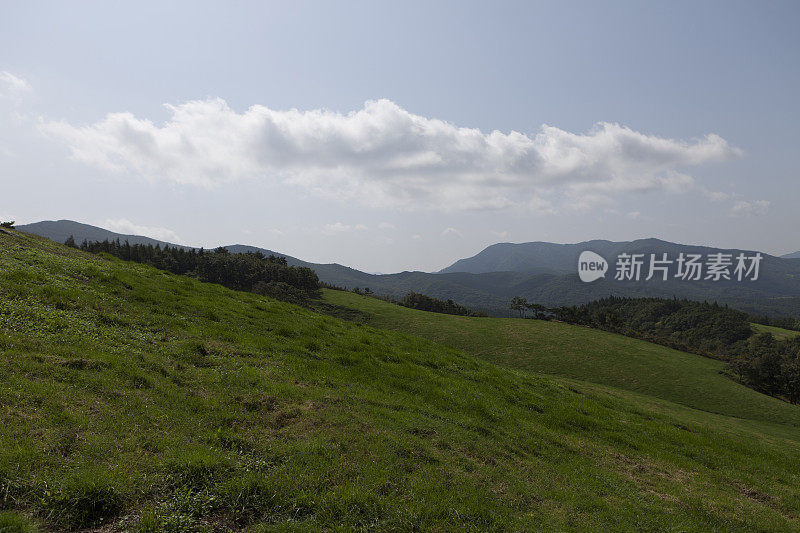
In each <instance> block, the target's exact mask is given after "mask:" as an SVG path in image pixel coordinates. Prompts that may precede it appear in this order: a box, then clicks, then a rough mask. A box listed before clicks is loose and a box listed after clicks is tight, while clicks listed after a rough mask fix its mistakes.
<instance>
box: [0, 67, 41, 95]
mask: <svg viewBox="0 0 800 533" xmlns="http://www.w3.org/2000/svg"><path fill="white" fill-rule="evenodd" d="M32 90H33V88H32V87H31V85H30V83H28V82H27V81H25V80H24V79H22V78H20V77H19V76H15V75H14V74H11V73H10V72H6V71H5V70H4V71H2V72H0V98H11V99H18V98H21V97H22V96H23V95H24V94H25V93H29V92H31V91H32Z"/></svg>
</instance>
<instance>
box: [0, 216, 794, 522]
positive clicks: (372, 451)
mask: <svg viewBox="0 0 800 533" xmlns="http://www.w3.org/2000/svg"><path fill="white" fill-rule="evenodd" d="M342 294H343V295H344V293H342ZM337 295H338V294H337ZM332 296H336V295H332V294H331V293H328V294H327V295H326V297H328V298H329V300H330V303H329V304H328V306H329V307H328V309H327V310H328V311H335V310H337V309H338V310H340V311H341V310H342V309H343V308H342V307H340V305H341V304H343V303H348V302H338V301H333V300H335V298H333V297H332ZM359 298H361V297H359ZM364 302H366V303H369V304H370V305H372V302H371V301H367V300H364ZM375 302H377V300H375ZM351 303H352V302H351ZM365 305H366V304H365ZM345 307H346V306H345ZM365 309H366V307H365ZM370 312H371V311H370V309H366V310H365V311H363V312H359V313H354V314H351V315H349V316H350V318H357V319H358V318H359V317H367V316H368V315H369V314H370ZM342 314H345V315H346V314H347V313H344V312H343V313H342ZM375 316H376V317H378V316H379V315H378V314H375ZM416 316H417V315H413V317H416ZM443 316H444V315H434V316H433V317H432V318H431V319H430V320H439V319H440V318H441V317H443ZM411 318H412V315H408V317H407V319H409V320H411ZM365 320H367V322H369V323H367V324H364V323H362V322H363V321H358V320H349V321H348V320H342V319H339V318H336V317H332V316H328V315H324V314H319V313H315V312H313V311H310V310H307V309H303V308H300V307H297V306H293V305H290V304H286V303H281V302H278V301H276V300H272V299H270V298H267V297H263V296H258V295H255V294H251V293H246V292H235V291H231V290H228V289H225V288H223V287H221V286H218V285H213V284H207V283H201V282H199V281H196V280H194V279H190V278H187V277H182V276H177V275H172V274H168V273H165V272H162V271H159V270H156V269H154V268H151V267H147V266H144V265H139V264H132V263H127V262H123V261H121V260H118V259H115V258H112V257H110V256H102V255H100V256H97V255H90V254H87V253H83V252H80V251H78V250H75V249H71V248H67V247H64V246H62V245H59V244H56V243H53V242H50V241H47V240H45V239H41V238H37V237H32V236H29V235H26V234H22V233H18V232H13V231H9V232H7V233H0V420H2V424H0V529H3V528H5V529H4V531H35V530H95V531H118V530H121V531H141V532H148V531H220V530H246V531H308V530H319V531H352V530H357V531H453V530H459V531H531V530H565V529H572V530H619V531H624V530H629V531H643V530H651V531H655V530H658V531H668V530H674V531H711V530H731V531H733V530H743V529H747V530H761V531H797V530H798V529H800V442H799V441H800V438H798V437H797V433H798V431H797V429H796V422H797V418H796V416H793V413H794V412H793V411H791V410H787V411H779V410H777V408H776V414H775V415H774V416H773V417H772V418H771V419H769V420H767V418H764V417H762V418H753V419H751V420H754V421H755V422H751V421H748V420H741V419H738V418H736V417H735V416H731V413H726V414H722V412H723V410H722V409H721V408H720V409H717V412H711V411H712V410H710V409H708V410H698V409H693V408H690V407H688V406H687V405H688V404H687V403H686V402H677V401H675V400H672V401H668V400H669V398H660V397H658V396H657V395H656V394H649V395H646V394H645V392H647V391H646V390H645V389H644V388H641V389H640V390H636V387H635V386H633V387H630V389H631V390H624V387H617V388H615V387H610V386H608V385H613V383H607V384H596V383H588V382H582V381H577V380H575V379H570V378H565V377H554V376H545V375H541V374H538V373H536V372H531V370H535V369H534V368H533V367H532V368H523V365H521V364H520V365H512V364H508V362H503V361H501V360H500V355H501V353H500V352H497V353H496V354H495V355H492V354H491V353H489V352H491V350H489V349H488V347H489V346H490V345H491V342H490V341H489V340H487V341H485V342H486V344H485V346H486V348H485V349H482V350H480V351H486V353H482V354H480V355H481V356H480V357H476V354H475V351H476V350H475V349H471V347H470V346H469V343H470V342H473V343H474V342H475V340H474V337H473V339H472V341H469V340H468V339H464V340H463V341H462V340H458V341H455V340H452V341H448V340H447V339H446V338H442V339H436V340H439V341H441V342H438V343H437V342H434V340H432V339H430V338H424V337H430V336H431V335H429V332H428V331H427V330H426V328H427V327H429V326H427V325H426V324H427V322H426V320H427V319H426V320H423V319H422V317H421V316H420V317H418V318H414V320H416V322H415V323H409V325H408V328H407V329H408V330H409V331H411V332H413V333H414V335H412V334H410V333H409V332H402V331H390V330H388V329H386V328H385V327H372V325H371V323H372V322H373V320H374V322H375V325H378V326H386V324H382V323H381V319H379V318H375V319H372V318H365ZM485 320H490V319H485ZM443 323H444V322H443ZM448 324H449V323H448ZM453 324H455V325H454V326H452V329H453V331H458V330H459V327H460V326H459V324H462V323H460V322H455V323H453ZM464 324H466V323H464ZM485 324H486V326H481V327H485V333H486V335H489V336H490V337H489V339H491V338H492V337H491V335H496V338H505V337H509V338H515V337H514V330H515V329H520V328H523V326H524V327H525V328H527V327H536V328H540V329H539V330H537V334H536V335H538V336H542V337H544V336H547V335H549V334H550V333H553V334H555V333H557V331H555V330H554V331H553V332H550V331H549V330H547V329H546V328H548V327H551V326H549V325H538V324H535V323H534V322H533V321H524V323H521V324H517V323H516V322H514V321H511V322H503V321H499V322H493V323H492V322H488V321H487V322H485ZM491 324H495V326H494V327H496V328H500V332H498V333H496V334H493V333H491V330H492V329H493V327H492V326H491ZM515 324H516V326H515ZM395 327H397V325H396V324H395ZM430 327H433V326H430ZM437 327H445V326H437ZM447 328H448V331H449V330H450V328H451V326H449V325H448V326H447ZM541 328H545V329H541ZM576 331H577V330H576ZM590 333H591V334H595V333H596V332H587V335H589V334H590ZM518 335H522V336H523V337H524V338H528V335H529V334H528V333H527V330H525V331H524V332H523V333H519V334H518ZM573 335H576V333H575V332H574V331H573V332H572V333H568V332H562V333H561V334H560V336H556V337H554V338H553V339H549V340H546V339H541V340H540V341H539V342H540V343H541V344H540V345H538V346H529V345H528V344H527V343H528V342H529V341H527V340H526V341H524V346H525V347H526V350H525V353H524V354H519V355H516V356H514V355H513V354H511V352H510V351H509V352H508V355H509V357H518V358H519V359H520V361H522V360H524V359H525V357H526V355H525V354H528V356H529V355H530V354H533V353H534V350H539V351H541V352H542V357H552V356H550V355H547V354H545V353H544V352H546V351H547V347H548V346H549V347H551V348H550V349H552V347H559V346H561V347H563V346H564V345H565V344H568V343H574V346H575V347H576V348H579V347H581V346H583V348H584V349H589V348H588V347H589V346H591V344H593V343H596V342H598V341H597V338H594V337H577V338H574V339H571V337H572V336H573ZM461 342H463V343H464V344H465V346H463V347H462V348H464V349H458V347H456V346H455V344H457V343H461ZM515 342H519V343H523V340H519V341H515ZM619 342H622V341H619ZM448 343H449V344H451V345H450V346H448V345H447V344H448ZM643 344H646V343H643ZM613 346H617V347H618V348H619V349H626V346H631V345H625V344H619V345H613ZM635 346H638V345H635ZM603 349H604V350H605V351H607V352H609V355H608V357H610V356H611V355H610V352H611V351H613V350H612V346H608V347H606V348H603ZM509 350H510V348H509ZM631 357H639V355H636V354H634V355H632V356H631ZM664 357H667V356H664ZM676 357H677V356H676ZM492 358H496V359H497V361H495V362H497V363H500V364H495V362H492ZM587 361H591V358H589V359H587ZM585 364H586V363H584V365H585ZM665 364H666V363H665ZM580 366H581V364H578V363H575V364H573V365H572V367H573V368H575V369H576V370H575V373H578V370H577V369H578V368H580ZM676 366H677V365H676ZM697 368H698V369H701V368H702V367H700V366H698V367H697ZM587 372H588V371H587ZM609 374H611V372H609ZM573 377H580V376H573ZM604 379H605V380H606V381H609V382H611V381H613V380H612V378H611V377H608V378H604ZM640 379H641V378H640ZM723 379H724V378H723ZM745 390H747V389H745ZM663 395H666V393H664V394H663ZM742 398H745V399H746V397H744V396H742V397H732V398H731V399H730V403H731V405H732V407H731V409H735V408H737V407H735V405H734V404H735V403H736V402H744V401H745V400H743V399H742ZM747 401H750V400H747ZM741 408H745V407H741ZM751 409H752V408H751ZM754 416H755V415H754ZM762 426H763V427H762ZM773 427H774V428H783V429H781V430H780V431H779V430H775V431H766V430H764V429H763V428H773Z"/></svg>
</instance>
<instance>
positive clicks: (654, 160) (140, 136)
mask: <svg viewBox="0 0 800 533" xmlns="http://www.w3.org/2000/svg"><path fill="white" fill-rule="evenodd" d="M166 107H167V109H168V110H169V112H170V113H171V117H170V118H169V120H167V121H166V122H165V123H163V124H160V125H159V124H155V123H153V122H152V121H150V120H148V119H146V118H139V117H136V116H134V115H133V114H131V113H110V114H108V115H106V117H105V118H103V119H102V120H99V121H98V122H95V123H93V124H88V125H73V124H70V123H68V122H63V121H55V122H54V121H45V120H43V121H42V123H41V129H42V131H44V132H45V133H46V134H47V135H49V136H51V137H53V138H56V139H59V140H61V141H63V142H64V143H65V144H66V146H67V147H68V149H69V151H70V155H71V157H72V158H73V159H75V160H77V161H80V162H83V163H85V164H88V165H92V166H96V167H100V168H102V169H106V170H109V171H114V172H123V173H129V174H133V175H138V176H142V177H144V178H146V179H149V180H168V181H170V182H174V183H177V184H182V185H195V186H201V187H216V186H222V185H225V184H230V183H234V182H237V181H240V180H265V181H273V182H284V183H290V184H294V185H296V186H300V187H303V188H305V189H308V190H311V191H314V192H315V193H318V194H321V195H324V196H326V197H333V198H338V199H343V200H352V199H355V200H358V201H360V202H363V203H364V204H367V205H371V206H376V207H387V206H388V207H397V208H433V209H441V210H448V211H455V210H463V209H493V208H503V207H508V206H512V205H520V206H527V207H529V208H532V209H534V210H535V211H539V212H545V213H547V212H549V210H550V209H551V206H550V204H549V201H548V200H546V199H544V197H546V196H548V195H550V196H552V195H554V194H565V195H567V196H568V197H570V198H571V200H570V201H572V202H574V203H576V204H580V203H581V202H585V201H588V200H590V199H591V198H592V197H599V196H604V195H605V196H608V195H615V194H617V193H624V192H631V191H651V190H663V191H669V192H682V191H686V190H690V189H693V188H695V187H697V185H695V182H694V179H693V178H692V177H691V176H689V175H688V174H685V173H683V172H685V169H686V168H688V167H693V166H697V165H701V164H704V163H709V162H716V161H724V160H728V159H730V158H733V157H736V156H737V155H739V153H740V152H739V150H738V149H736V148H734V147H732V146H730V145H729V144H728V143H727V142H726V141H725V140H724V139H723V138H721V137H719V136H718V135H714V134H709V135H706V136H704V137H702V138H698V139H694V140H692V141H684V140H675V139H668V138H662V137H657V136H654V135H649V134H644V133H640V132H637V131H634V130H632V129H630V128H627V127H625V126H622V125H619V124H614V123H607V122H601V123H598V124H597V125H596V126H595V127H594V128H593V129H592V130H591V131H589V132H587V133H570V132H568V131H564V130H561V129H559V128H556V127H553V126H548V125H544V126H542V127H541V128H540V129H539V130H538V132H536V133H534V134H530V135H528V134H524V133H519V132H515V131H512V132H510V133H502V132H500V131H496V130H495V131H492V132H488V133H485V132H482V131H480V130H478V129H473V128H462V127H457V126H455V125H453V124H450V123H448V122H445V121H442V120H438V119H433V118H427V117H423V116H419V115H414V114H412V113H409V112H408V111H406V110H404V109H402V108H401V107H399V106H398V105H397V104H395V103H393V102H391V101H389V100H377V101H368V102H366V103H365V105H364V107H363V108H362V109H360V110H358V111H353V112H350V113H346V114H345V113H339V112H333V111H327V110H315V111H298V110H296V109H292V110H289V111H278V110H273V109H270V108H268V107H264V106H260V105H256V106H252V107H250V108H249V109H247V110H246V111H244V112H242V113H239V112H236V111H235V110H232V109H231V108H230V107H229V106H228V105H227V103H226V102H225V101H224V100H221V99H209V100H202V101H190V102H186V103H184V104H181V105H176V106H172V105H168V106H166Z"/></svg>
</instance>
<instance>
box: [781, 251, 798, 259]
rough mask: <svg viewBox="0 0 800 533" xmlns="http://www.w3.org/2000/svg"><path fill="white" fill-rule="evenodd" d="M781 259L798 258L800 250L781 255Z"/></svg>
mask: <svg viewBox="0 0 800 533" xmlns="http://www.w3.org/2000/svg"><path fill="white" fill-rule="evenodd" d="M781 259H800V252H794V253H791V254H786V255H782V256H781Z"/></svg>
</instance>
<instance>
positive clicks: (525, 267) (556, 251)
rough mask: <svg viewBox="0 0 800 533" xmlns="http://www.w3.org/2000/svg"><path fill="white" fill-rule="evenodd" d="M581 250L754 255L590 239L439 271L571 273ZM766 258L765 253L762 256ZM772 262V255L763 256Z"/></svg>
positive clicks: (512, 249) (504, 249)
mask: <svg viewBox="0 0 800 533" xmlns="http://www.w3.org/2000/svg"><path fill="white" fill-rule="evenodd" d="M584 250H591V251H593V252H595V253H598V254H600V255H602V256H603V257H606V258H612V257H616V256H617V255H619V254H621V253H628V254H640V253H644V254H650V253H657V254H660V253H664V252H666V253H668V254H669V255H670V256H672V257H674V256H676V255H677V254H679V253H681V252H684V253H699V254H710V253H717V252H723V253H731V254H738V253H740V252H746V253H754V252H753V251H751V250H738V249H721V248H712V247H708V246H692V245H686V244H676V243H673V242H668V241H662V240H660V239H639V240H635V241H621V242H613V241H605V240H593V241H584V242H579V243H576V244H555V243H551V242H524V243H520V244H512V243H500V244H493V245H492V246H489V247H487V248H484V249H483V250H482V251H481V252H480V253H478V254H477V255H474V256H472V257H468V258H466V259H460V260H458V261H456V262H455V263H453V264H452V265H450V266H449V267H446V268H443V269H442V270H440V271H439V272H441V273H451V272H470V273H472V274H481V273H484V272H505V271H508V272H552V273H564V274H565V273H573V272H575V271H576V268H577V265H578V256H579V255H580V254H581V252H583V251H584ZM764 255H765V256H766V254H764ZM790 256H792V257H798V258H800V252H797V253H796V254H789V255H785V256H783V257H782V258H787V259H788V258H790ZM766 257H769V258H770V261H771V260H772V259H775V258H774V257H773V256H766Z"/></svg>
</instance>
